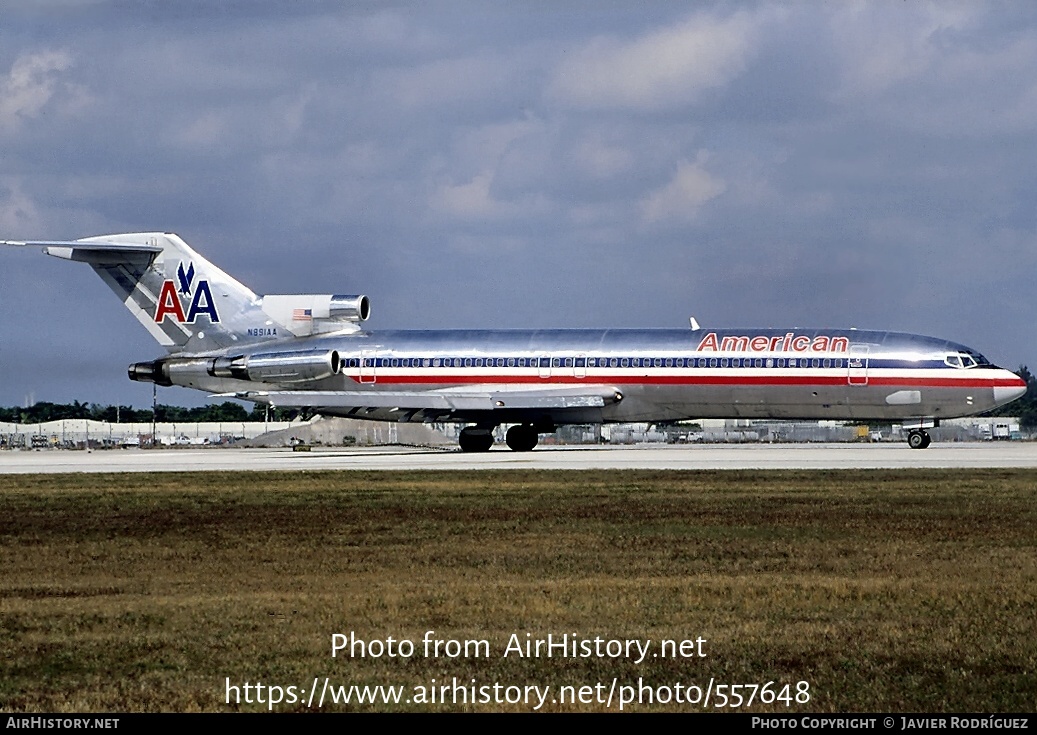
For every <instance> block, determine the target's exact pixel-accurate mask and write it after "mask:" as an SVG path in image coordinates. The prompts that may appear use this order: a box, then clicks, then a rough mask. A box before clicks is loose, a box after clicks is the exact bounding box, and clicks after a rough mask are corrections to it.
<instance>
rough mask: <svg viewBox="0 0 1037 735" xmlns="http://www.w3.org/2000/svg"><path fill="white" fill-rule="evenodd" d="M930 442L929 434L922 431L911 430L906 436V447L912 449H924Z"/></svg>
mask: <svg viewBox="0 0 1037 735" xmlns="http://www.w3.org/2000/svg"><path fill="white" fill-rule="evenodd" d="M932 441H933V440H932V438H931V437H930V436H929V432H927V431H925V430H923V429H912V430H911V431H910V432H908V434H907V446H909V447H911V448H912V449H925V448H926V447H928V446H929V445H930V444H931V443H932Z"/></svg>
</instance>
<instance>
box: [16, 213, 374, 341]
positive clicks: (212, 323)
mask: <svg viewBox="0 0 1037 735" xmlns="http://www.w3.org/2000/svg"><path fill="white" fill-rule="evenodd" d="M0 245H16V246H26V245H35V246H42V247H43V251H44V252H45V253H47V254H48V255H53V256H54V257H56V258H63V259H65V260H74V261H78V262H82V263H87V264H88V265H89V266H90V267H91V268H93V269H94V272H95V273H97V275H99V276H100V277H101V279H102V280H103V281H104V282H105V283H106V284H108V287H109V288H110V289H112V291H114V292H115V294H116V295H117V296H118V297H119V298H120V299H121V300H122V302H123V303H124V304H125V305H126V308H127V309H129V310H130V312H131V313H132V314H133V315H134V316H135V317H137V321H139V322H140V323H141V324H143V325H144V327H145V328H146V329H147V330H148V331H149V332H150V333H151V336H152V337H154V338H155V339H156V340H157V341H158V343H159V344H161V345H162V346H163V347H165V348H166V349H167V350H168V351H169V352H191V353H195V352H209V351H213V350H220V349H223V348H227V347H232V346H235V345H240V346H242V347H244V346H245V345H249V344H255V343H259V342H266V341H271V340H280V339H291V338H293V337H308V336H312V335H318V334H327V333H346V332H356V331H359V329H360V327H359V326H358V324H359V322H362V321H365V320H366V319H367V318H368V316H369V314H370V309H371V307H370V302H369V301H368V298H367V297H366V296H358V295H350V296H343V295H332V294H291V295H267V296H259V295H257V294H256V293H254V292H253V291H252V290H251V289H249V288H248V287H247V286H245V285H243V284H242V283H240V282H238V281H237V280H235V279H234V278H232V277H231V276H229V275H227V274H226V273H225V272H223V271H222V270H220V269H219V268H217V267H216V266H215V265H213V264H212V263H210V262H209V261H208V260H206V259H205V258H203V257H202V256H201V255H199V254H198V253H197V252H195V251H194V250H193V249H192V248H191V246H189V245H188V244H187V243H186V242H184V241H183V240H182V239H181V238H180V237H179V236H178V235H174V234H173V233H169V232H134V233H128V234H120V235H100V236H98V237H86V238H83V239H81V240H71V241H64V240H62V241H51V240H37V241H11V240H4V241H0Z"/></svg>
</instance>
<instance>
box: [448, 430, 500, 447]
mask: <svg viewBox="0 0 1037 735" xmlns="http://www.w3.org/2000/svg"><path fill="white" fill-rule="evenodd" d="M457 443H458V444H460V445H461V451H462V452H488V451H490V447H492V446H493V432H491V431H488V430H486V429H461V433H460V435H459V436H458V437H457Z"/></svg>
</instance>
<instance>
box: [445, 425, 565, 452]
mask: <svg viewBox="0 0 1037 735" xmlns="http://www.w3.org/2000/svg"><path fill="white" fill-rule="evenodd" d="M496 428H497V427H496V426H488V427H487V426H466V427H465V428H463V429H461V433H460V435H458V437H457V443H458V444H460V445H461V451H462V452H488V451H490V447H492V446H493V430H494V429H496ZM551 431H554V429H553V428H552V429H551ZM539 440H540V432H539V431H538V429H537V426H534V425H533V424H519V425H517V426H512V427H511V428H510V429H508V433H507V435H506V436H505V438H504V441H506V442H507V443H508V446H509V447H510V448H511V450H512V451H515V452H529V451H532V450H533V447H535V446H536V445H537V442H538V441H539Z"/></svg>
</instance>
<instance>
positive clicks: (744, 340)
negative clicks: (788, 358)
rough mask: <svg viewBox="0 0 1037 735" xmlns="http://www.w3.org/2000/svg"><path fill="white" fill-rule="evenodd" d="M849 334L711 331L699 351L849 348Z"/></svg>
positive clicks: (797, 350)
mask: <svg viewBox="0 0 1037 735" xmlns="http://www.w3.org/2000/svg"><path fill="white" fill-rule="evenodd" d="M849 350H850V340H849V338H848V337H829V336H827V335H824V334H818V335H815V336H813V337H810V336H808V335H805V334H796V333H795V332H786V333H785V334H775V335H772V336H766V335H762V334H761V335H757V336H755V337H750V336H748V335H741V334H738V335H725V336H723V337H718V336H717V333H716V332H710V333H709V334H707V335H706V336H705V337H703V338H702V341H701V342H699V346H698V348H697V351H698V352H849Z"/></svg>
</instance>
